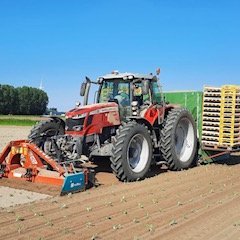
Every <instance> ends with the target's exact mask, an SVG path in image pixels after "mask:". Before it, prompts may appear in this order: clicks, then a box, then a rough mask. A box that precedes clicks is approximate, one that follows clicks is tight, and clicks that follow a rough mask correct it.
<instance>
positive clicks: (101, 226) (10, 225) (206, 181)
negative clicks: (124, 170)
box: [0, 129, 240, 240]
mask: <svg viewBox="0 0 240 240" xmlns="http://www.w3.org/2000/svg"><path fill="white" fill-rule="evenodd" d="M22 130H23V129H22ZM26 130H27V129H26ZM106 167H107V164H106ZM105 169H106V168H105ZM108 171H110V170H109V169H108ZM239 172H240V165H237V164H236V165H232V166H230V165H226V164H212V165H206V166H199V167H196V168H193V169H190V170H188V171H181V172H163V173H161V174H159V175H157V176H155V177H151V178H149V179H146V180H144V181H140V182H135V183H127V184H124V183H119V182H117V181H116V179H115V178H114V176H113V175H112V174H111V173H109V172H107V171H106V170H104V171H102V172H101V171H100V172H99V173H98V174H97V178H98V179H99V182H100V184H101V185H100V186H99V187H97V188H93V189H90V190H88V191H86V192H82V193H78V194H73V195H68V196H64V197H59V196H56V195H57V189H54V188H53V189H51V188H50V187H49V186H45V185H35V184H26V183H20V184H16V182H14V183H13V182H12V181H9V180H8V181H6V180H5V181H4V182H2V180H1V181H0V184H1V183H4V184H6V185H8V186H9V185H10V186H15V187H17V186H18V187H19V186H21V187H22V188H28V190H34V189H35V190H37V191H40V192H44V191H46V192H45V193H48V194H49V193H51V194H52V195H53V196H54V197H52V198H49V199H45V200H41V201H38V202H34V203H31V204H25V205H20V206H16V207H13V208H8V209H2V210H1V211H0V233H1V237H0V238H1V239H70V238H71V239H171V240H172V239H181V240H182V239H204V240H205V239H213V240H219V239H234V240H235V239H240V174H239Z"/></svg>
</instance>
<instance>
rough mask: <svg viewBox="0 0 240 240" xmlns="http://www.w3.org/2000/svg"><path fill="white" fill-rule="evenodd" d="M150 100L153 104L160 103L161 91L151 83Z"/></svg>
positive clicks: (156, 84) (154, 83)
mask: <svg viewBox="0 0 240 240" xmlns="http://www.w3.org/2000/svg"><path fill="white" fill-rule="evenodd" d="M152 100H153V102H155V103H161V101H162V99H161V90H160V86H159V85H158V83H157V82H153V83H152Z"/></svg>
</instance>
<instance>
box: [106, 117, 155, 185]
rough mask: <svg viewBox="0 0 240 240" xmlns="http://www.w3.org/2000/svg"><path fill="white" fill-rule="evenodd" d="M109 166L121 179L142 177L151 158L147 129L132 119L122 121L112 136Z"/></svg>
mask: <svg viewBox="0 0 240 240" xmlns="http://www.w3.org/2000/svg"><path fill="white" fill-rule="evenodd" d="M110 160H111V167H112V170H113V172H114V173H115V174H116V176H117V178H118V179H119V180H121V181H125V182H131V181H136V180H139V179H143V178H144V177H145V176H146V173H147V172H148V170H149V168H150V165H151V160H152V140H151V137H150V134H149V132H148V129H147V128H146V127H145V126H144V125H141V124H138V123H136V122H134V121H131V122H128V123H124V124H123V125H122V126H120V127H119V129H118V131H117V134H116V136H114V137H113V148H112V156H111V158H110Z"/></svg>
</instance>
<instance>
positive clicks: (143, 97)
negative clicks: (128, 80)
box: [133, 82, 150, 106]
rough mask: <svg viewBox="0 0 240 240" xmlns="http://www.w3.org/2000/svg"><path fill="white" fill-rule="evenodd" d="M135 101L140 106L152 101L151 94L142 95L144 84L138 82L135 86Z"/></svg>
mask: <svg viewBox="0 0 240 240" xmlns="http://www.w3.org/2000/svg"><path fill="white" fill-rule="evenodd" d="M133 100H134V101H137V102H138V105H139V106H142V105H143V103H144V102H146V101H149V100H150V95H149V94H144V95H143V93H142V83H141V82H137V83H134V85H133Z"/></svg>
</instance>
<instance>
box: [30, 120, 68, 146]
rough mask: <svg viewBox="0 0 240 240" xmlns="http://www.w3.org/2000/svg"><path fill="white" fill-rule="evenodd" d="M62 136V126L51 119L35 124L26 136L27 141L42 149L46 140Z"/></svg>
mask: <svg viewBox="0 0 240 240" xmlns="http://www.w3.org/2000/svg"><path fill="white" fill-rule="evenodd" d="M63 134H64V126H63V125H62V124H61V122H58V121H56V120H55V119H52V118H51V119H48V120H46V121H41V122H40V123H38V124H36V125H35V126H34V127H33V128H32V130H31V132H30V134H29V135H28V139H29V140H30V141H31V142H33V143H35V144H36V145H37V146H38V147H40V148H42V149H43V145H44V143H45V142H46V141H47V139H48V138H50V137H52V136H56V135H63Z"/></svg>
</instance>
